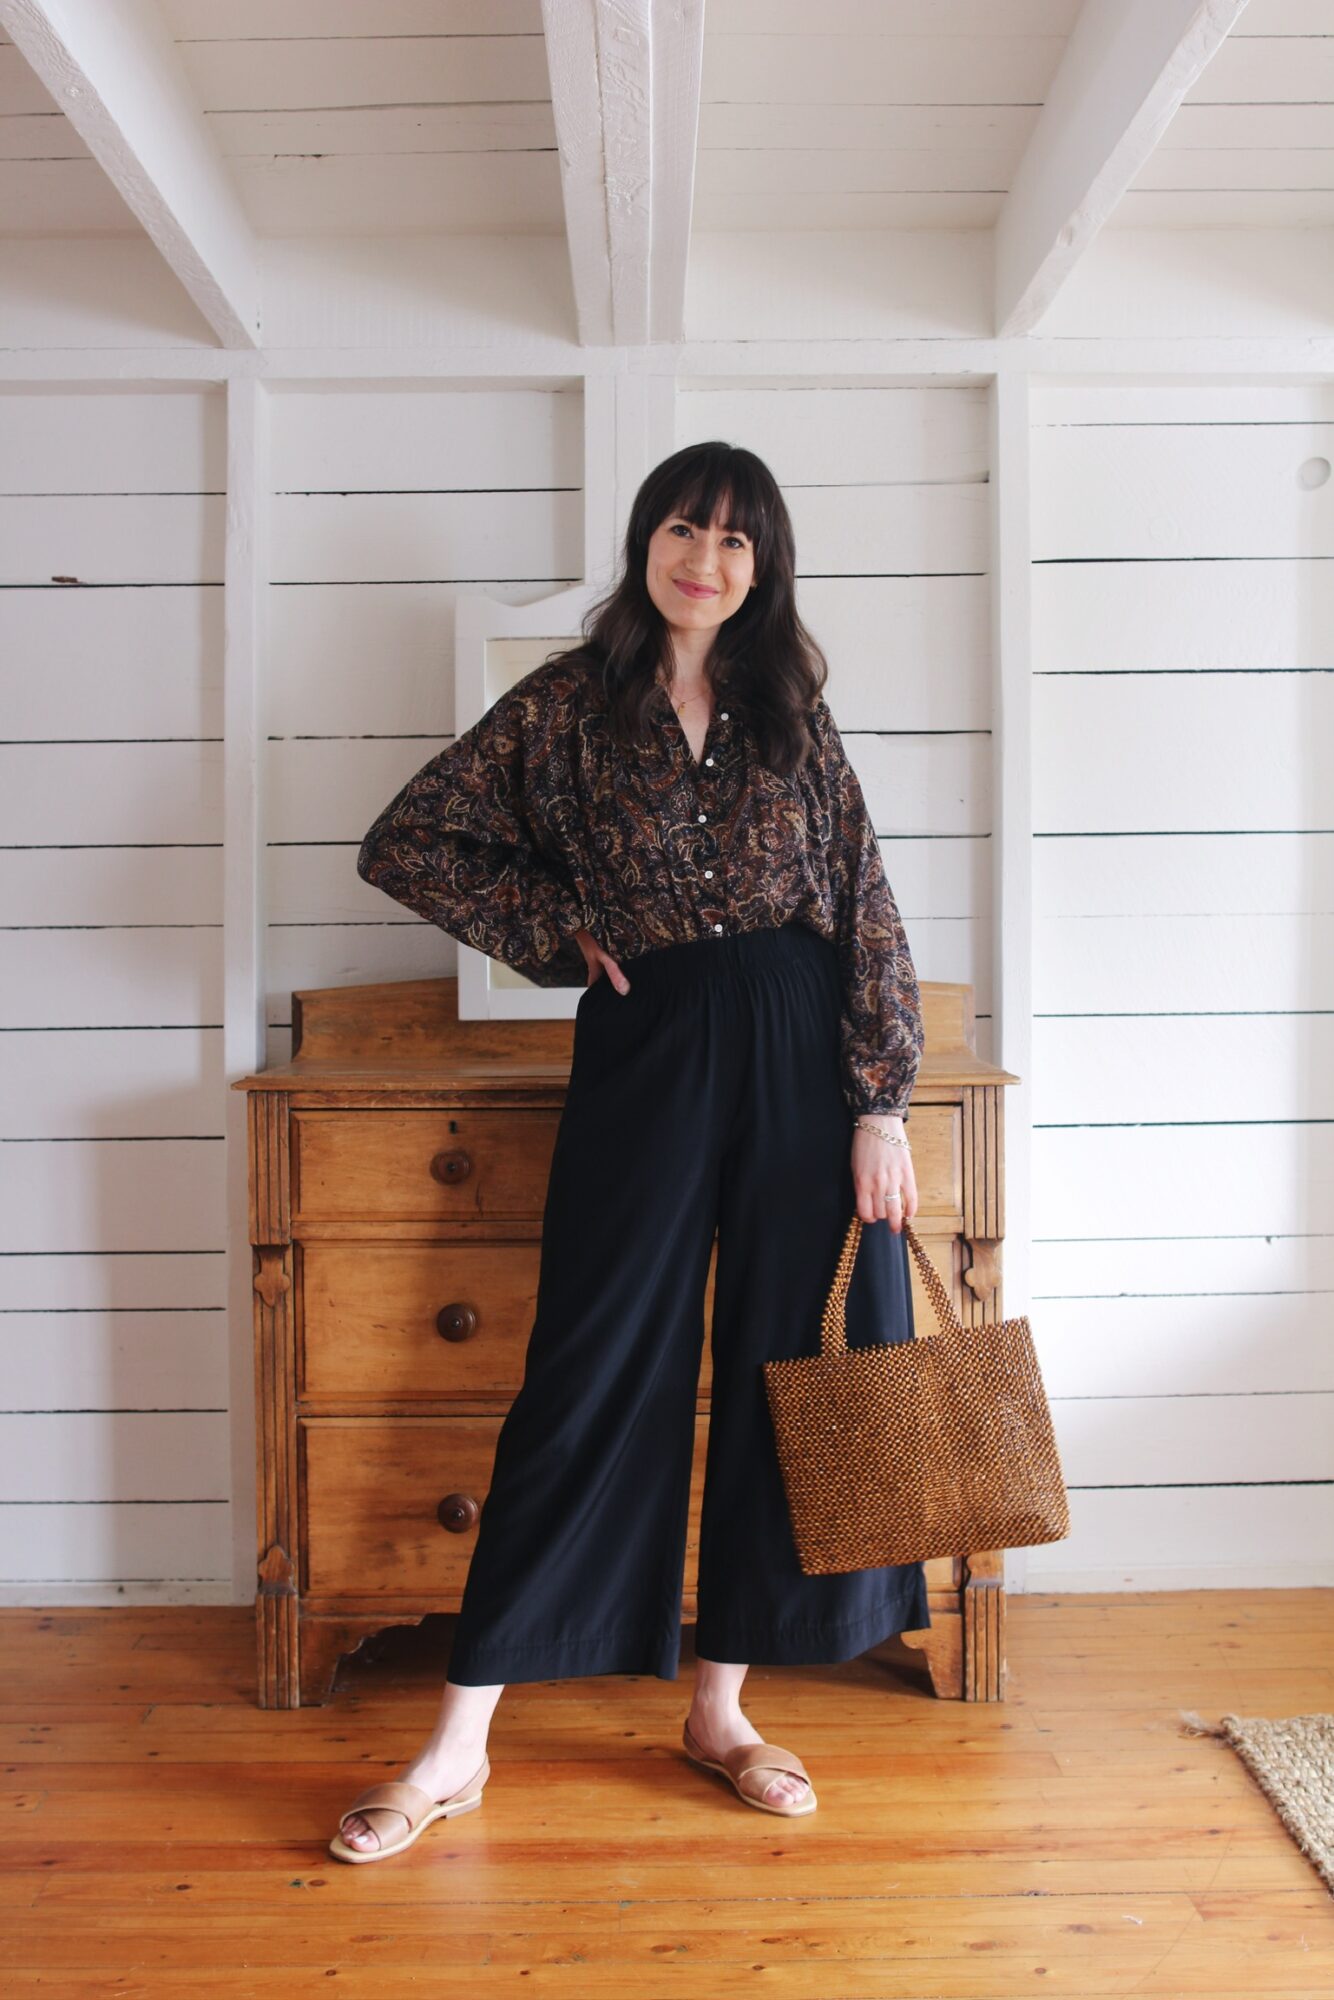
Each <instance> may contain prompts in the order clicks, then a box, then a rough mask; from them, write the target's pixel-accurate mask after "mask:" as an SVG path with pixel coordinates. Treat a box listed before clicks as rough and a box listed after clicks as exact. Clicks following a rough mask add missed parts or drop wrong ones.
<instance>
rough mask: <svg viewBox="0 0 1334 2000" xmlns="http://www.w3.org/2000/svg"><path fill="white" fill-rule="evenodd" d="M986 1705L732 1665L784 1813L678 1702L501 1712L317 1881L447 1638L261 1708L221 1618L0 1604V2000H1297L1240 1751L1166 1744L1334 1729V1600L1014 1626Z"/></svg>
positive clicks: (1100, 1605)
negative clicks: (149, 1998) (793, 1758)
mask: <svg viewBox="0 0 1334 2000" xmlns="http://www.w3.org/2000/svg"><path fill="white" fill-rule="evenodd" d="M1008 1615H1009V1637H1008V1649H1007V1650H1008V1659H1009V1683H1008V1688H1007V1698H1006V1700H1005V1701H1004V1702H999V1703H995V1704H985V1705H966V1704H961V1703H954V1702H939V1701H937V1700H936V1699H935V1698H934V1697H933V1696H932V1695H931V1694H930V1693H929V1692H928V1691H927V1690H926V1689H925V1687H924V1686H923V1685H922V1683H921V1682H920V1680H919V1679H918V1677H917V1673H916V1669H915V1667H914V1665H913V1664H912V1661H911V1656H909V1655H907V1654H906V1653H904V1652H903V1651H902V1649H901V1648H900V1647H899V1645H898V1643H897V1642H894V1641H891V1642H890V1643H889V1645H888V1646H886V1647H885V1648H883V1649H882V1650H881V1652H880V1653H878V1654H876V1655H868V1656H865V1657H864V1658H862V1659H861V1660H857V1661H853V1662H850V1663H848V1664H846V1665H841V1666H835V1667H804V1668H787V1669H778V1668H755V1669H753V1670H752V1672H751V1674H750V1677H749V1679H748V1681H747V1699H748V1708H749V1712H750V1715H751V1718H752V1720H753V1721H754V1722H755V1723H756V1725H757V1726H758V1727H760V1728H762V1729H763V1730H764V1732H765V1733H766V1735H768V1736H769V1738H770V1739H771V1740H772V1741H776V1742H780V1743H786V1744H788V1745H789V1746H790V1747H792V1748H794V1749H796V1750H798V1751H799V1752H800V1754H801V1755H802V1756H803V1757H804V1758H805V1760H806V1762H807V1764H808V1765H809V1767H810V1770H811V1774H812V1777H813V1778H814V1780H815V1783H816V1787H817V1789H818V1792H819V1796H820V1806H819V1810H818V1811H817V1812H816V1813H814V1814H813V1815H812V1816H811V1817H810V1818H809V1819H806V1820H798V1821H795V1822H791V1823H789V1822H786V1821H784V1820H781V1819H776V1818H774V1817H772V1816H771V1815H769V1814H767V1813H757V1812H753V1811H751V1810H749V1809H748V1808H747V1807H745V1806H743V1805H742V1804H741V1803H740V1802H739V1801H738V1800H737V1799H736V1798H735V1796H734V1794H733V1793H732V1792H731V1790H730V1788H728V1787H727V1786H726V1785H725V1783H724V1781H723V1780H722V1779H720V1778H716V1777H711V1776H709V1775H708V1774H707V1773H704V1772H700V1771H698V1770H696V1769H695V1767H694V1766H692V1765H689V1764H687V1763H686V1762H685V1761H684V1759H683V1757H682V1755H681V1752H680V1747H679V1745H680V1725H681V1718H682V1715H683V1713H684V1707H685V1704H686V1702H687V1700H688V1697H689V1686H690V1659H691V1652H690V1643H689V1633H687V1640H686V1646H685V1649H684V1656H683V1661H682V1674H681V1679H680V1680H679V1681H676V1682H668V1681H659V1680H655V1679H651V1678H650V1679H638V1678H633V1677H629V1676H625V1677H621V1676H602V1677H599V1678H596V1679H590V1680H575V1681H565V1682H552V1683H548V1684H546V1685H536V1686H529V1687H524V1686H516V1687H513V1688H511V1689H509V1690H508V1691H507V1693H506V1694H505V1696H504V1698H503V1699H502V1701H501V1705H500V1708H499V1710H498V1712H497V1716H496V1720H495V1723H494V1725H493V1728H492V1736H491V1758H492V1763H493V1766H494V1775H493V1777H492V1779H491V1783H490V1785H489V1786H488V1788H487V1793H486V1799H485V1802H484V1804H483V1806H482V1807H481V1809H480V1811H477V1812H474V1813H470V1814H467V1815H465V1816H464V1817H463V1818H461V1819H459V1820H457V1821H440V1822H439V1823H438V1824H437V1825H436V1826H435V1827H433V1828H431V1829H430V1830H429V1831H428V1832H427V1833H426V1834H425V1835H424V1836H423V1838H422V1840H421V1842H420V1843H419V1844H418V1845H417V1846H416V1847H415V1848H414V1849H413V1850H412V1851H411V1852H410V1853H409V1854H406V1855H403V1856H400V1857H399V1858H398V1859H397V1860H394V1861H389V1862H385V1863H383V1864H379V1865H376V1866H374V1867H362V1868H353V1867H348V1866H345V1865H340V1864H339V1863H338V1862H336V1861H334V1860H333V1859H332V1857H331V1856H329V1855H328V1854H327V1852H326V1848H325V1842H326V1840H327V1838H328V1836H329V1834H330V1833H331V1831H332V1830H333V1827H334V1825H335V1824H336V1821H337V1817H338V1813H339V1811H340V1810H341V1809H342V1808H343V1807H344V1806H345V1805H346V1804H347V1803H348V1801H349V1800H350V1799H351V1797H352V1796H353V1795H354V1794H355V1793H356V1792H357V1791H358V1790H360V1789H361V1787H362V1786H364V1785H366V1784H369V1783H371V1782H372V1781H373V1779H374V1778H376V1777H378V1776H386V1777H387V1776H392V1775H393V1774H394V1773H395V1771H396V1770H397V1769H398V1767H399V1766H400V1765H401V1764H402V1763H404V1762H405V1761H406V1760H407V1758H408V1757H409V1756H410V1755H411V1753H412V1752H413V1751H414V1750H415V1748H416V1747H417V1744H418V1742H419V1740H420V1738H421V1736H422V1735H423V1734H424V1732H425V1729H426V1727H427V1725H428V1722H429V1719H430V1717H431V1715H432V1713H433V1712H434V1708H435V1702H436V1695H435V1688H436V1685H437V1683H438V1679H439V1676H440V1672H441V1666H440V1662H441V1659H442V1657H443V1650H444V1647H445V1645H446V1644H447V1635H448V1621H447V1620H445V1619H440V1620H431V1621H429V1622H428V1624H427V1626H426V1627H424V1628H423V1629H422V1630H421V1631H420V1632H414V1633H412V1634H411V1635H407V1636H405V1637H404V1638H403V1639H402V1640H400V1639H398V1638H395V1639H394V1640H392V1641H391V1642H390V1644H389V1645H388V1647H387V1648H386V1650H385V1651H384V1652H383V1653H382V1655H381V1657H380V1658H379V1659H377V1660H375V1661H372V1662H369V1663H366V1664H362V1663H361V1662H356V1663H353V1664H351V1665H349V1666H346V1667H345V1668H344V1670H343V1676H342V1679H341V1681H340V1686H339V1692H338V1694H337V1695H336V1697H335V1699H334V1701H333V1702H332V1703H331V1704H330V1705H328V1706H326V1707H324V1708H313V1709H306V1710H301V1711H299V1712H296V1713H278V1712H271V1711H270V1712H264V1711H261V1710H259V1709H257V1708H255V1707H254V1705H253V1683H252V1672H253V1648H252V1637H251V1621H250V1616H249V1613H248V1612H247V1611H245V1610H235V1611H233V1610H230V1609H222V1610H217V1609H181V1610H176V1609H161V1610H159V1609H151V1610H142V1609H126V1610H121V1609H114V1610H106V1611H89V1612H77V1611H53V1612H52V1611H9V1612H0V1642H2V1643H3V1649H4V1661H5V1668H6V1671H5V1676H4V1685H3V1688H2V1689H0V1692H2V1693H3V1695H4V1702H3V1707H2V1708H0V1728H2V1729H3V1743H4V1753H5V1754H4V1772H5V1777H4V1800H3V1803H4V1809H5V1810H4V1820H3V1825H4V1851H3V1854H2V1855H0V1861H2V1862H3V1868H2V1869H0V1912H2V1918H3V1926H4V1933H5V1943H4V1954H3V1962H4V1970H3V1973H0V1980H2V1981H3V1990H4V1992H5V1994H6V1995H10V1996H12V1995H17V1994H28V1993H34V1992H40V1993H42V1994H43V1995H45V1996H47V2000H58V1997H59V1996H64V1995H74V1994H77V1995H79V1996H80V2000H88V1997H89V1996H102V1995H106V1996H111V1995H116V1996H118V2000H126V1996H133V1995H139V1994H144V1995H153V1996H166V1995H170V1996H172V2000H177V1996H180V1997H181V2000H187V1996H188V2000H193V1997H194V1996H196V1995H200V1996H203V1995H212V1994H227V1995H247V1996H248V1995H252V1994H253V1995H256V1996H270V1995H272V1996H274V2000H278V1996H282V2000H295V1996H304V1995H313V1994H320V1995H322V1996H325V2000H327V1996H329V1995H330V1994H336V1995H341V1996H343V2000H349V1996H356V2000H361V1996H363V1995H365V1996H370V1995H374V1996H375V2000H397V1996H399V1995H401V1994H439V1995H441V1996H443V1995H446V1994H448V1995H450V1996H452V1997H456V1996H463V2000H470V1996H472V1995H478V1996H487V1995H491V1994H498V1993H512V1992H522V1993H525V1994H529V1995H534V1996H538V1995H543V1994H558V1995H562V1996H566V1995H568V1996H571V2000H574V1996H578V2000H655V1997H656V1996H659V1995H663V1996H669V1995H688V1996H690V2000H726V1996H730V1995H733V1994H743V1993H744V1994H746V1995H748V1996H749V1995H754V1996H762V1995H764V1994H768V1993H772V1994H782V1995H792V1996H794V1997H795V1996H800V2000H841V1996H849V1997H850V2000H851V1996H857V2000H861V1996H874V2000H891V1996H893V2000H899V1996H922V2000H925V1996H931V2000H945V1996H958V2000H965V1996H966V2000H976V1996H983V1995H985V1996H988V2000H990V1997H991V1996H998V1997H1000V1996H1003V2000H1028V1997H1029V1996H1030V1995H1043V1996H1046V2000H1061V1996H1074V1995H1086V1994H1135V1995H1137V1996H1158V2000H1162V1996H1168V1995H1183V1994H1190V1995H1207V1996H1209V2000H1243V1996H1245V2000H1256V1996H1263V1995H1270V1994H1283V1995H1287V1996H1292V2000H1297V1997H1298V1996H1300V2000H1316V1996H1317V1995H1321V1996H1324V1995H1328V1994H1329V1993H1330V1992H1331V1991H1334V1896H1331V1895H1330V1893H1329V1891H1328V1890H1327V1889H1326V1888H1325V1887H1324V1885H1323V1883H1322V1882H1321V1880H1320V1878H1319V1876H1318V1875H1317V1874H1316V1872H1315V1870H1314V1869H1313V1868H1312V1867H1311V1865H1310V1863H1309V1862H1307V1861H1306V1860H1305V1858H1304V1857H1303V1856H1302V1855H1301V1853H1300V1852H1299V1851H1298V1850H1297V1848H1296V1847H1295V1845H1294V1844H1293V1843H1292V1842H1291V1841H1290V1839H1289V1838H1288V1836H1287V1834H1286V1833H1285V1832H1284V1830H1283V1828H1282V1826H1281V1825H1280V1823H1279V1821H1278V1819H1277V1817H1276V1816H1275V1814H1274V1811H1273V1808H1272V1807H1271V1806H1270V1804H1269V1803H1268V1801H1267V1800H1266V1799H1265V1797H1264V1796H1263V1794H1262V1793H1261V1792H1260V1790H1259V1788H1258V1787H1257V1786H1256V1785H1255V1783H1254V1781H1253V1780H1252V1779H1251V1778H1250V1776H1249V1775H1248V1774H1247V1772H1246V1770H1245V1768H1244V1767H1243V1765H1242V1764H1241V1762H1240V1760H1239V1759H1238V1758H1237V1757H1236V1755H1235V1753H1234V1752H1233V1751H1232V1750H1231V1749H1230V1748H1229V1747H1228V1746H1227V1745H1226V1744H1225V1743H1223V1742H1221V1741H1220V1740H1218V1739H1215V1738H1211V1737H1199V1736H1197V1737H1192V1736H1188V1735H1184V1734H1182V1733H1181V1725H1180V1722H1179V1720H1178V1716H1177V1710H1178V1709H1179V1708H1190V1709H1197V1710H1199V1711H1200V1712H1201V1714H1203V1715H1204V1716H1205V1717H1206V1718H1207V1719H1208V1720H1209V1721H1211V1722H1212V1721H1215V1720H1216V1719H1217V1717H1218V1716H1219V1715H1220V1714H1221V1713H1223V1712H1225V1711H1228V1710H1233V1711H1235V1712H1236V1713H1238V1714H1241V1715H1270V1716H1281V1715H1296V1714H1307V1713H1310V1712H1312V1711H1314V1710H1331V1709H1334V1647H1332V1646H1331V1636H1332V1635H1334V1592H1320V1591H1303V1590H1272V1591H1236V1592H1233V1591H1189V1592H1174V1593H1171V1594H1166V1595H1155V1596H1139V1595H1119V1594H1118V1595H1107V1596H1098V1597H1087V1596H1073V1597H1042V1596H1038V1597H1021V1598H1012V1599H1011V1600H1010V1604H1009V1612H1008Z"/></svg>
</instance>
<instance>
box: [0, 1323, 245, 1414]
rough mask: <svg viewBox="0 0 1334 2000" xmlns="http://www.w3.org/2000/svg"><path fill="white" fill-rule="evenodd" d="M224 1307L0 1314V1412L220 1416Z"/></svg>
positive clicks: (224, 1387) (224, 1390)
mask: <svg viewBox="0 0 1334 2000" xmlns="http://www.w3.org/2000/svg"><path fill="white" fill-rule="evenodd" d="M226 1332H227V1329H226V1321H225V1317H224V1309H223V1308H222V1307H220V1306H216V1307H201V1308H198V1309H197V1310H195V1311H193V1312H191V1311H187V1310H184V1309H182V1308H177V1309H175V1310H165V1309H164V1310H160V1311H155V1312H154V1311H143V1310H140V1311H137V1312H136V1311H131V1310H124V1311H120V1312H107V1311H105V1310H101V1311H84V1312H69V1311H66V1312H60V1311H55V1310H52V1309H49V1308H48V1309H47V1310H44V1311H42V1312H26V1313H25V1312H0V1412H2V1411H11V1412H12V1411H19V1410H26V1411H47V1412H57V1411H71V1410H79V1411H85V1412H86V1411H108V1410H122V1411H124V1410H165V1411H171V1410H205V1409H207V1410H214V1411H218V1410H225V1409H226V1408H227V1401H228V1396H229V1394H230V1387H229V1383H228V1379H227V1339H226Z"/></svg>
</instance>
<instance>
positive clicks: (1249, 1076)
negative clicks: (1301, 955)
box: [1030, 945, 1334, 1220]
mask: <svg viewBox="0 0 1334 2000" xmlns="http://www.w3.org/2000/svg"><path fill="white" fill-rule="evenodd" d="M1249 948H1250V947H1249V946H1248V945H1243V946H1242V947H1241V948H1240V949H1242V950H1246V949H1249ZM1238 1004H1240V1003H1238ZM1183 1005H1187V1006H1188V1005H1189V1003H1188V1002H1183ZM1231 1005H1232V998H1231V995H1230V994H1228V992H1227V989H1226V987H1223V988H1222V989H1220V991H1219V993H1218V995H1217V997H1216V1000H1215V1007H1216V1008H1217V1009H1218V1011H1216V1012H1211V1013H1204V1014H1201V1013H1195V1012H1183V1013H1180V1014H1176V1015H1174V1014H1172V1013H1170V1012H1168V1011H1166V1010H1164V1011H1162V1012H1158V1011H1156V1010H1155V1009H1154V1007H1153V1004H1152V1000H1151V998H1150V996H1148V995H1145V996H1144V1000H1143V1004H1142V1013H1141V1014H1140V1016H1139V1018H1135V1017H1127V1016H1125V1015H1121V1016H1118V1015H1116V1014H1115V1013H1114V1012H1109V1013H1108V1014H1106V1015H1097V1014H1095V1015H1091V1016H1089V1017H1088V1018H1085V1019H1079V1020H1071V1019H1061V1018H1052V1017H1049V1016H1045V1015H1042V1014H1039V1015H1038V1017H1037V1019H1036V1020H1035V1021H1034V1024H1033V1079H1032V1083H1033V1089H1032V1095H1031V1099H1030V1102H1031V1104H1032V1107H1033V1117H1034V1118H1035V1119H1036V1121H1037V1122H1038V1123H1039V1124H1043V1125H1050V1124H1062V1125H1069V1124H1101V1123H1110V1124H1123V1123H1125V1122H1126V1121H1132V1122H1133V1121H1135V1120H1137V1119H1142V1120H1144V1121H1146V1122H1147V1123H1149V1124H1153V1125H1159V1124H1162V1123H1164V1122H1172V1123H1180V1124H1195V1123H1199V1122H1209V1121H1213V1122H1216V1123H1222V1124H1228V1123H1230V1121H1231V1120H1233V1119H1235V1118H1237V1117H1238V1116H1239V1115H1240V1116H1244V1117H1245V1119H1246V1120H1247V1121H1254V1120H1256V1119H1270V1118H1273V1119H1293V1120H1297V1121H1299V1122H1302V1123H1309V1122H1310V1121H1311V1120H1315V1119H1326V1120H1329V1121H1330V1122H1331V1123H1334V1004H1331V1000H1330V996H1329V995H1328V993H1327V994H1326V998H1325V1008H1324V1011H1323V1012H1317V1011H1314V1010H1313V1011H1311V1012H1308V1013H1305V1014H1293V1013H1274V1014H1264V1013H1253V1014H1246V1013H1244V1012H1238V1013H1232V1012H1231V1011H1226V1012H1225V1011H1223V1010H1224V1009H1230V1007H1231ZM1331 1220H1334V1217H1331Z"/></svg>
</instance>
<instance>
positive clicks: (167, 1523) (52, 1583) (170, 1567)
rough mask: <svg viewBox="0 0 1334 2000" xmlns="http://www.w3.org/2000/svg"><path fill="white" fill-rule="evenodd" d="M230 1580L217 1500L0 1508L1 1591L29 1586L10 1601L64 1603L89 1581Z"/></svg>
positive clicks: (224, 1524) (226, 1534)
mask: <svg viewBox="0 0 1334 2000" xmlns="http://www.w3.org/2000/svg"><path fill="white" fill-rule="evenodd" d="M230 1576H231V1539H230V1530H229V1527H228V1509H227V1507H226V1506H224V1505H223V1504H222V1503H220V1502H218V1501H196V1502H189V1501H158V1502H154V1503H152V1504H149V1505H144V1504H142V1503H140V1504H136V1503H135V1502H133V1501H121V1502H107V1503H105V1504H95V1505H87V1506H81V1505H78V1504H71V1503H70V1502H68V1501H64V1502H61V1501H51V1502H50V1503H48V1504H46V1505H43V1506H40V1507H34V1506H14V1505H6V1504H4V1503H3V1502H0V1588H4V1587H6V1586H13V1585H23V1586H26V1588H24V1589H22V1590H21V1591H16V1592H15V1594H14V1596H13V1597H12V1599H11V1602H15V1603H29V1602H36V1601H42V1602H47V1603H61V1602H64V1601H66V1598H67V1596H69V1595H70V1594H71V1587H72V1586H76V1585H79V1584H87V1583H96V1582H105V1583H107V1584H108V1585H114V1584H116V1583H124V1584H127V1585H128V1584H140V1585H153V1584H159V1585H164V1586H165V1585H170V1584H171V1583H173V1582H176V1581H178V1580H179V1581H180V1582H189V1583H192V1582H197V1581H201V1580H202V1581H204V1582H207V1583H212V1584H214V1585H223V1586H225V1585H227V1583H228V1580H229V1579H230ZM43 1588H45V1590H46V1591H47V1593H49V1594H48V1595H46V1596H45V1597H39V1595H38V1593H39V1591H41V1590H42V1589H43ZM128 1594H129V1593H128V1592H127V1593H126V1595H128ZM178 1594H179V1593H177V1592H172V1593H171V1595H172V1596H173V1597H175V1596H177V1595H178ZM94 1601H100V1602H110V1601H112V1600H111V1598H110V1597H107V1598H103V1599H95V1600H94Z"/></svg>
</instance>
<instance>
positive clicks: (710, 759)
mask: <svg viewBox="0 0 1334 2000" xmlns="http://www.w3.org/2000/svg"><path fill="white" fill-rule="evenodd" d="M704 762H705V763H706V764H711V763H712V762H713V759H712V757H706V758H705V759H704Z"/></svg>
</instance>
